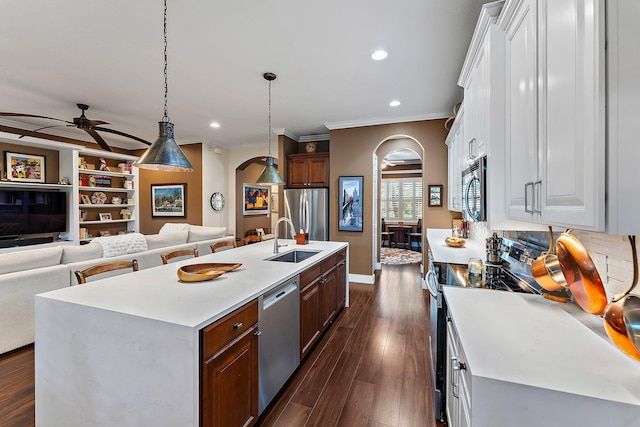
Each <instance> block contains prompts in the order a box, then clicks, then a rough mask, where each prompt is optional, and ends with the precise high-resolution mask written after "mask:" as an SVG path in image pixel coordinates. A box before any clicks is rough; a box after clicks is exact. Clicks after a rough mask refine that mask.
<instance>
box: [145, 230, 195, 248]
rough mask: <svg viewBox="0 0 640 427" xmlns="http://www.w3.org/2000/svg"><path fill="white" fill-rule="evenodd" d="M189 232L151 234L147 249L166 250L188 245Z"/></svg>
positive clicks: (148, 237)
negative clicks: (175, 246) (171, 247)
mask: <svg viewBox="0 0 640 427" xmlns="http://www.w3.org/2000/svg"><path fill="white" fill-rule="evenodd" d="M188 236H189V232H188V231H186V230H185V231H174V232H172V233H162V234H149V235H147V236H145V237H146V238H147V247H148V248H149V249H158V248H165V247H167V246H174V245H182V244H183V243H187V237H188Z"/></svg>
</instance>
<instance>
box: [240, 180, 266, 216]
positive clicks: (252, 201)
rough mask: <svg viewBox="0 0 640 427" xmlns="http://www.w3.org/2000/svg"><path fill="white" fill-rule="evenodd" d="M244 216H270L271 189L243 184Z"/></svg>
mask: <svg viewBox="0 0 640 427" xmlns="http://www.w3.org/2000/svg"><path fill="white" fill-rule="evenodd" d="M242 190H243V191H242V194H243V195H244V201H243V203H242V215H268V214H269V201H270V200H269V187H263V186H260V185H257V184H242Z"/></svg>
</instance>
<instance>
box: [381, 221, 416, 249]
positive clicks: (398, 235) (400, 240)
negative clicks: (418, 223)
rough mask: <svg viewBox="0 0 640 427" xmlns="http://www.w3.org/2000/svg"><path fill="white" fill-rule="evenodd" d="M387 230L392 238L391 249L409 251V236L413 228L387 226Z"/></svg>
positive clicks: (407, 226)
mask: <svg viewBox="0 0 640 427" xmlns="http://www.w3.org/2000/svg"><path fill="white" fill-rule="evenodd" d="M387 228H388V229H389V232H390V233H392V234H393V236H394V238H393V239H392V240H391V243H390V244H391V247H394V248H406V249H410V243H409V242H410V240H409V234H410V233H411V232H412V231H413V226H410V225H402V226H400V225H389V226H387Z"/></svg>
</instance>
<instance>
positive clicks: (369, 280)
mask: <svg viewBox="0 0 640 427" xmlns="http://www.w3.org/2000/svg"><path fill="white" fill-rule="evenodd" d="M375 280H376V277H375V276H374V275H373V274H372V275H365V274H351V273H349V281H350V282H355V283H365V284H367V285H373V284H374V283H375Z"/></svg>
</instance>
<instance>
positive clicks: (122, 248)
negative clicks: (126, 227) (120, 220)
mask: <svg viewBox="0 0 640 427" xmlns="http://www.w3.org/2000/svg"><path fill="white" fill-rule="evenodd" d="M93 241H94V242H96V243H99V244H100V245H101V246H102V256H103V257H105V258H112V257H114V256H119V255H126V254H135V253H137V252H142V251H146V250H147V249H148V246H147V239H146V238H145V236H144V235H142V234H140V233H128V234H122V235H118V236H109V237H96V238H95V239H93Z"/></svg>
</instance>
